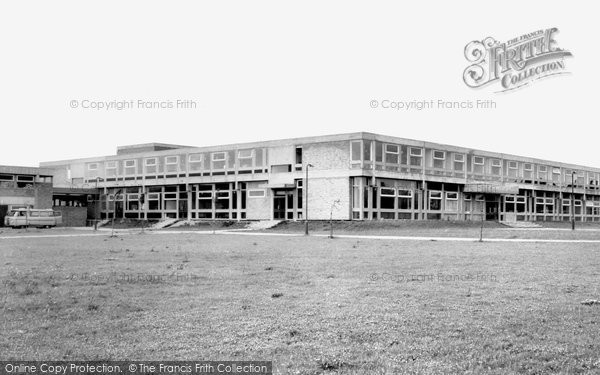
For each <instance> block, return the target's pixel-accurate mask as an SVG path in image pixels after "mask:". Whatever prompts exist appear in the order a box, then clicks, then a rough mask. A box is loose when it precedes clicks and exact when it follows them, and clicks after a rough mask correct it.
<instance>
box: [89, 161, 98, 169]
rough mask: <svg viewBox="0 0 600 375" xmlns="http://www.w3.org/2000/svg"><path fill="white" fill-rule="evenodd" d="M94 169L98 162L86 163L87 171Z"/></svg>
mask: <svg viewBox="0 0 600 375" xmlns="http://www.w3.org/2000/svg"><path fill="white" fill-rule="evenodd" d="M96 170H98V163H90V164H88V171H96Z"/></svg>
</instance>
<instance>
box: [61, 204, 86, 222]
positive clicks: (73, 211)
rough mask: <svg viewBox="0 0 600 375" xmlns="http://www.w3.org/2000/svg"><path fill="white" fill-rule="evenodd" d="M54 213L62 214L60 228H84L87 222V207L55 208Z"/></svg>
mask: <svg viewBox="0 0 600 375" xmlns="http://www.w3.org/2000/svg"><path fill="white" fill-rule="evenodd" d="M53 209H54V210H55V211H60V212H62V221H63V224H62V226H65V227H84V226H85V224H86V220H87V207H68V206H55V207H53Z"/></svg>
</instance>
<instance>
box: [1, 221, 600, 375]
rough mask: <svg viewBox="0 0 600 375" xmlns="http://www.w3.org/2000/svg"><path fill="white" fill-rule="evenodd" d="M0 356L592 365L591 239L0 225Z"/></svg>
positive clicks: (597, 291) (421, 366) (402, 366)
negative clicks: (75, 232)
mask: <svg viewBox="0 0 600 375" xmlns="http://www.w3.org/2000/svg"><path fill="white" fill-rule="evenodd" d="M0 282H1V289H0V290H1V293H0V313H1V317H0V360H63V359H64V360H76V359H77V360H91V359H113V360H117V359H123V360H128V359H136V360H178V359H187V360H210V359H214V360H242V359H248V360H272V361H273V364H274V371H275V373H282V374H287V373H293V374H296V373H297V374H316V373H325V374H326V373H339V374H379V373H423V374H438V373H439V374H442V373H445V374H447V373H472V374H512V373H523V374H532V373H535V374H543V373H570V374H571V373H582V374H583V373H586V374H587V373H600V354H599V353H600V337H599V334H600V305H591V306H587V305H582V304H581V301H583V300H586V299H600V252H599V251H598V244H585V243H580V244H548V243H543V244H542V243H485V242H484V243H478V242H472V243H471V242H464V243H455V242H442V241H410V242H403V241H395V240H354V239H342V238H338V239H333V240H331V239H327V238H322V237H312V238H303V237H273V236H269V237H263V236H253V237H248V236H233V235H212V234H195V233H189V234H158V235H156V234H145V235H129V236H123V237H117V238H110V237H108V236H97V237H72V238H27V239H16V238H15V239H1V240H0Z"/></svg>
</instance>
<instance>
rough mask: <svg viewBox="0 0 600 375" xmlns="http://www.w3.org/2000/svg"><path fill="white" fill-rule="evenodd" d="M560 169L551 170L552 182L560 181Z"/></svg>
mask: <svg viewBox="0 0 600 375" xmlns="http://www.w3.org/2000/svg"><path fill="white" fill-rule="evenodd" d="M560 175H561V173H560V168H552V181H554V182H559V181H560Z"/></svg>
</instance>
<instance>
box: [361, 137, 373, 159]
mask: <svg viewBox="0 0 600 375" xmlns="http://www.w3.org/2000/svg"><path fill="white" fill-rule="evenodd" d="M371 144H372V142H371V141H368V140H365V141H363V160H364V161H371V160H372V159H371Z"/></svg>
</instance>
